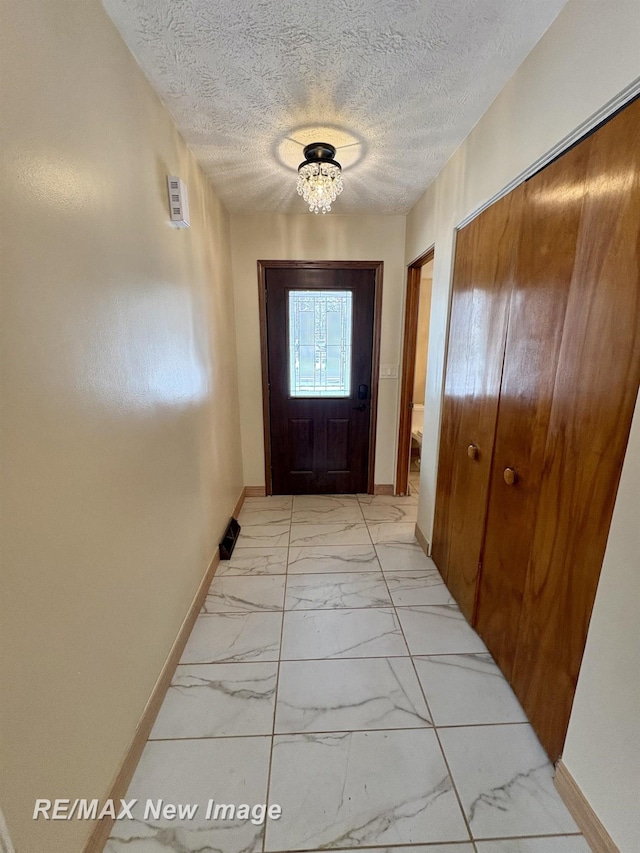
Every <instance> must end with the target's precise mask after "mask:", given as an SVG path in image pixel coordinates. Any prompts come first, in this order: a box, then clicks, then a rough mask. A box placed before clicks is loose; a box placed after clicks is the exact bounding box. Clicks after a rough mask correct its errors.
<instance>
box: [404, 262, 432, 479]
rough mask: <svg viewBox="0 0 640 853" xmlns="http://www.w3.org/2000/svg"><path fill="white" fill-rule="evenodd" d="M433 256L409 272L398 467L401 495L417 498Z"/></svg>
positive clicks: (413, 266)
mask: <svg viewBox="0 0 640 853" xmlns="http://www.w3.org/2000/svg"><path fill="white" fill-rule="evenodd" d="M433 255H434V250H433V248H432V249H429V251H428V252H425V253H424V255H421V256H420V257H419V258H418V259H417V260H415V261H414V262H413V263H412V264H411V265H410V266H409V268H408V270H407V299H406V305H405V316H404V340H403V347H402V377H401V390H400V425H399V431H398V462H397V466H396V489H395V491H396V494H397V495H408V494H412V495H417V494H419V492H420V462H421V457H422V438H423V424H424V406H425V386H426V377H427V353H428V350H429V320H430V317H431V287H432V279H433Z"/></svg>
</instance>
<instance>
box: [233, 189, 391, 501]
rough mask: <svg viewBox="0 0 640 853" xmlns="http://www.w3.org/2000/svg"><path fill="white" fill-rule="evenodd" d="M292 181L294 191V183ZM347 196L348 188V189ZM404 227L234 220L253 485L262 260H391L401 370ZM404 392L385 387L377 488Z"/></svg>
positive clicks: (246, 447) (386, 310)
mask: <svg viewBox="0 0 640 853" xmlns="http://www.w3.org/2000/svg"><path fill="white" fill-rule="evenodd" d="M291 180H292V183H291V186H292V187H294V178H293V177H292V179H291ZM345 181H346V179H345ZM346 192H348V186H346V187H345V193H346ZM301 204H302V202H301ZM336 206H338V202H336ZM404 227H405V217H404V216H340V215H339V214H335V213H331V214H330V215H328V216H315V215H314V214H312V213H303V214H301V215H299V216H288V215H285V214H256V215H254V216H232V217H231V244H232V255H233V281H234V290H235V302H236V308H237V310H236V337H237V340H238V373H239V388H240V419H241V423H242V458H243V464H244V477H245V483H246V484H247V485H252V486H256V485H263V484H264V438H263V421H262V379H261V367H260V331H259V329H260V327H259V317H258V276H257V261H258V260H336V261H351V260H358V261H372V260H375V261H384V279H383V287H382V290H383V298H382V333H381V341H380V348H381V352H380V362H381V364H394V365H396V366H397V365H398V364H399V361H400V348H401V346H400V345H401V340H400V338H401V327H402V310H403V300H404V292H405V278H406V272H405V268H404V263H403V255H404V239H405V232H404ZM398 388H399V385H398V380H397V379H383V380H381V381H380V389H379V399H378V436H377V448H376V462H375V482H376V483H393V482H394V475H395V462H396V447H397V442H398V436H397V432H398V424H397V419H398Z"/></svg>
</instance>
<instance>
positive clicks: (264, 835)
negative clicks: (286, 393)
mask: <svg viewBox="0 0 640 853" xmlns="http://www.w3.org/2000/svg"><path fill="white" fill-rule="evenodd" d="M291 503H292V504H293V499H292V501H291ZM288 542H289V544H288V545H287V562H286V566H287V568H288V567H289V549H290V548H291V523H290V524H289V540H288ZM288 577H289V576H288V575H287V574H285V576H284V590H283V598H282V622H281V624H280V645H279V646H278V665H277V667H276V689H275V694H274V699H273V724H272V726H271V749H270V751H269V767H268V769H267V790H266V791H265V803H267V804H268V805H269V804H270V802H271V801H270V799H269V798H270V796H271V772H272V769H273V745H274V738H275V736H276V713H277V712H278V688H279V687H280V664H281V662H282V639H283V637H284V616H285V612H286V611H285V609H284V606H285V604H286V601H287V582H288ZM268 828H269V824H268V821H267V822H266V823H265V825H264V832H263V833H262V850H263V853H264V850H265V847H266V844H267V831H268Z"/></svg>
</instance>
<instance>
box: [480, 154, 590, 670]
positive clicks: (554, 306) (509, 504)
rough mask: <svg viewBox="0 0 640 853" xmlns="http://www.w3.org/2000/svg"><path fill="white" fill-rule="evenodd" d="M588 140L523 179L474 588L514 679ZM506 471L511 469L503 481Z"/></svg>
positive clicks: (486, 636)
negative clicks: (512, 475)
mask: <svg viewBox="0 0 640 853" xmlns="http://www.w3.org/2000/svg"><path fill="white" fill-rule="evenodd" d="M589 144H590V143H589V141H587V143H586V144H585V145H580V146H578V147H577V148H574V149H573V151H571V152H569V153H568V154H567V155H565V157H563V158H562V159H561V160H558V161H556V162H555V163H554V164H552V165H551V166H549V167H548V168H547V169H545V170H544V172H542V173H540V174H538V175H536V176H535V177H534V178H533V179H531V180H530V181H529V182H527V183H526V184H525V193H524V203H523V208H522V223H521V230H520V239H519V249H518V261H517V269H516V275H515V285H514V288H513V292H512V296H511V305H510V311H509V331H508V334H507V343H506V349H505V359H504V370H503V375H502V385H501V390H500V403H499V410H498V425H497V430H496V440H495V450H494V455H493V465H492V473H491V490H490V494H489V500H488V511H487V526H486V536H485V542H484V548H483V553H482V571H481V577H480V583H479V590H478V607H477V614H476V624H475V627H476V630H477V631H478V633H479V634H480V636H481V637H482V639H483V640H484V642H485V643H486V644H487V646H488V648H489V650H490V651H491V653H492V654H493V656H494V658H495V659H496V661H497V662H498V664H499V666H500V668H501V669H502V671H503V673H504V674H505V675H506V676H507V678H509V679H511V675H512V671H513V661H514V659H515V654H516V643H517V639H518V627H519V620H520V611H521V608H522V597H523V593H524V585H525V577H526V572H527V567H528V564H529V554H530V551H531V542H532V536H533V528H534V524H535V510H536V505H537V496H538V490H539V488H540V479H541V475H542V462H543V457H544V450H545V442H546V437H547V429H548V426H549V418H550V414H551V402H552V398H553V389H554V384H555V379H556V369H557V363H558V352H559V350H560V344H561V340H562V331H563V325H564V317H565V310H566V305H567V299H568V295H569V285H570V283H571V276H572V272H573V266H574V258H575V252H576V243H577V239H578V230H579V225H580V216H581V212H582V205H583V201H584V196H585V183H586V171H587V163H588V159H589ZM506 468H512V469H514V470H515V471H516V476H517V480H516V482H515V484H514V485H507V483H506V482H505V480H504V476H503V473H504V471H505V469H506Z"/></svg>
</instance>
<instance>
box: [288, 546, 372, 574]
mask: <svg viewBox="0 0 640 853" xmlns="http://www.w3.org/2000/svg"><path fill="white" fill-rule="evenodd" d="M287 571H288V572H289V574H302V573H307V572H310V573H319V572H372V571H373V572H377V571H380V563H379V562H378V557H377V556H376V552H375V550H374V548H373V545H325V546H324V547H311V548H310V547H308V546H307V547H303V548H300V547H291V548H289V565H288V568H287Z"/></svg>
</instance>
